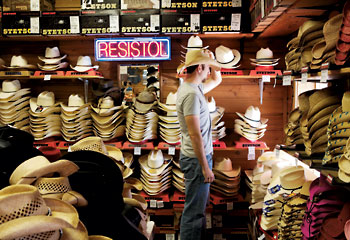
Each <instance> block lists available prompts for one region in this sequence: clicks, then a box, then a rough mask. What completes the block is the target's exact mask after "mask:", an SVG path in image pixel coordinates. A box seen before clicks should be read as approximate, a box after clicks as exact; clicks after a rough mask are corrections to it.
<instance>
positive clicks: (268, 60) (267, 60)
mask: <svg viewBox="0 0 350 240" xmlns="http://www.w3.org/2000/svg"><path fill="white" fill-rule="evenodd" d="M278 60H279V58H276V59H275V58H273V52H272V51H271V50H270V48H260V50H259V51H257V52H256V58H255V59H254V58H250V61H251V64H252V65H256V66H275V65H277V64H278Z"/></svg>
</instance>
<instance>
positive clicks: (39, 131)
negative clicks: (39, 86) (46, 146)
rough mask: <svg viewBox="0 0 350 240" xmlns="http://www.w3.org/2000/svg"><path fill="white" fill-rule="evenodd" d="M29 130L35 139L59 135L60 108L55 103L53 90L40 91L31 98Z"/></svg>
mask: <svg viewBox="0 0 350 240" xmlns="http://www.w3.org/2000/svg"><path fill="white" fill-rule="evenodd" d="M29 104H30V110H29V114H30V132H31V134H32V135H33V136H34V139H35V140H42V139H44V138H47V137H51V136H60V135H61V117H60V113H61V108H60V106H59V103H55V94H54V93H53V92H48V91H44V92H41V93H40V94H39V95H38V97H37V98H31V99H30V101H29Z"/></svg>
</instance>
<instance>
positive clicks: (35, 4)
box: [30, 0, 40, 11]
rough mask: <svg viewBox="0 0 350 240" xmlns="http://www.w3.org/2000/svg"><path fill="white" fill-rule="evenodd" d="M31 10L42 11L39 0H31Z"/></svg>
mask: <svg viewBox="0 0 350 240" xmlns="http://www.w3.org/2000/svg"><path fill="white" fill-rule="evenodd" d="M30 11H40V1H39V0H30Z"/></svg>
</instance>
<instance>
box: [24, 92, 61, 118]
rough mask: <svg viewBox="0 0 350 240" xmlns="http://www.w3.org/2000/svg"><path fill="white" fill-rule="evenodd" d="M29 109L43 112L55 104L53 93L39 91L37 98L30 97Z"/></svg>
mask: <svg viewBox="0 0 350 240" xmlns="http://www.w3.org/2000/svg"><path fill="white" fill-rule="evenodd" d="M29 103H30V109H31V111H32V112H34V113H41V112H44V111H45V110H46V109H48V108H50V107H52V106H54V105H55V94H54V93H53V92H49V91H44V92H41V93H40V94H39V95H38V97H37V98H31V99H30V102H29Z"/></svg>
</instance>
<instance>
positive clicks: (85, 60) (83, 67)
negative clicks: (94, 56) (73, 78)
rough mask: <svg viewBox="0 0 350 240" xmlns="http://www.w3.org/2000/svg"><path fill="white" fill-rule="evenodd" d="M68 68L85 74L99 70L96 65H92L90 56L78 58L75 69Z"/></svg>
mask: <svg viewBox="0 0 350 240" xmlns="http://www.w3.org/2000/svg"><path fill="white" fill-rule="evenodd" d="M70 67H71V68H72V69H73V70H75V71H77V72H87V71H89V70H97V69H98V68H99V66H98V65H94V66H93V65H92V63H91V58H90V56H79V57H78V61H77V65H76V66H75V67H73V66H72V65H70Z"/></svg>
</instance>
